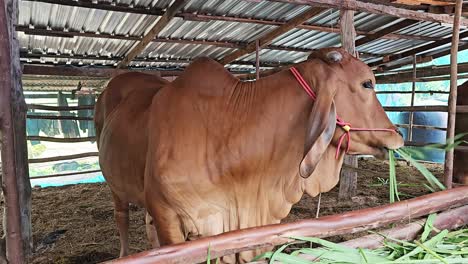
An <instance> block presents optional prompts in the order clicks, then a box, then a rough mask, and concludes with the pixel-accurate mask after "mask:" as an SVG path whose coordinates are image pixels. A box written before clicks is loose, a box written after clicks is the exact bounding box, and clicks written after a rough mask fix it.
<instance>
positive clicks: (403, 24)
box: [356, 19, 418, 47]
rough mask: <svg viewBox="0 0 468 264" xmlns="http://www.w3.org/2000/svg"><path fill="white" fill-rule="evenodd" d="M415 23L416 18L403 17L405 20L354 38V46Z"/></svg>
mask: <svg viewBox="0 0 468 264" xmlns="http://www.w3.org/2000/svg"><path fill="white" fill-rule="evenodd" d="M416 23H418V21H417V20H412V19H405V20H403V21H400V22H398V23H396V24H393V25H391V26H388V27H386V28H383V29H381V30H379V31H377V32H375V33H374V34H372V35H369V36H365V37H363V38H360V39H358V40H356V47H358V46H361V45H364V44H366V43H369V42H371V41H374V40H376V39H379V38H382V37H384V36H386V35H388V34H391V33H393V32H395V31H397V30H400V29H402V28H405V27H408V26H411V25H413V24H416Z"/></svg>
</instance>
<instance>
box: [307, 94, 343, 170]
mask: <svg viewBox="0 0 468 264" xmlns="http://www.w3.org/2000/svg"><path fill="white" fill-rule="evenodd" d="M308 121H309V122H308V124H309V129H308V130H307V134H306V140H305V143H306V144H305V150H306V151H307V152H306V153H305V156H304V158H303V159H302V162H301V165H300V167H299V174H300V175H301V177H303V178H307V177H309V176H310V175H311V174H312V173H313V172H314V170H315V167H316V166H317V164H318V163H319V161H320V159H321V158H322V155H323V154H324V153H325V151H326V150H327V147H328V145H330V142H331V140H332V138H333V134H334V133H335V128H336V109H335V104H334V102H333V95H332V94H331V93H330V92H329V91H328V93H326V94H319V95H318V97H317V100H316V101H315V103H314V106H313V107H312V112H311V114H310V116H309V120H308Z"/></svg>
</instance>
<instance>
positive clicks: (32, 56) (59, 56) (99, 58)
mask: <svg viewBox="0 0 468 264" xmlns="http://www.w3.org/2000/svg"><path fill="white" fill-rule="evenodd" d="M20 56H21V58H22V59H41V58H53V59H69V60H97V61H120V60H122V57H109V56H92V55H90V56H84V55H77V54H74V55H68V54H50V53H48V54H40V53H27V52H20ZM132 61H133V62H148V63H151V62H161V63H181V64H189V63H191V62H192V60H191V59H188V58H187V59H183V58H180V59H164V58H135V59H133V60H132ZM231 64H235V65H245V66H255V62H249V61H233V62H232V63H231ZM289 64H290V63H286V62H275V61H265V62H262V63H260V66H261V67H280V66H284V65H289ZM108 65H109V63H108Z"/></svg>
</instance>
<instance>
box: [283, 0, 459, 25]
mask: <svg viewBox="0 0 468 264" xmlns="http://www.w3.org/2000/svg"><path fill="white" fill-rule="evenodd" d="M275 1H277V2H284V3H290V4H298V5H311V6H321V7H326V8H338V9H347V10H354V11H360V12H366V13H371V14H378V15H389V16H394V17H401V18H406V19H414V20H420V21H428V22H436V23H446V24H452V23H453V17H452V16H450V15H447V14H432V13H427V12H418V11H414V10H408V9H404V8H397V7H393V6H388V5H379V4H373V3H366V2H362V1H356V0H345V1H336V0H275ZM460 25H461V26H468V19H466V18H460Z"/></svg>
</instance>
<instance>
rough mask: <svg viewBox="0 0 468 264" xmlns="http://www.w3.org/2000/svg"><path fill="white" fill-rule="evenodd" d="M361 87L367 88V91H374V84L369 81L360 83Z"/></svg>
mask: <svg viewBox="0 0 468 264" xmlns="http://www.w3.org/2000/svg"><path fill="white" fill-rule="evenodd" d="M362 87H364V88H367V89H374V84H373V83H372V81H371V80H368V81H365V82H363V83H362Z"/></svg>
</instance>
